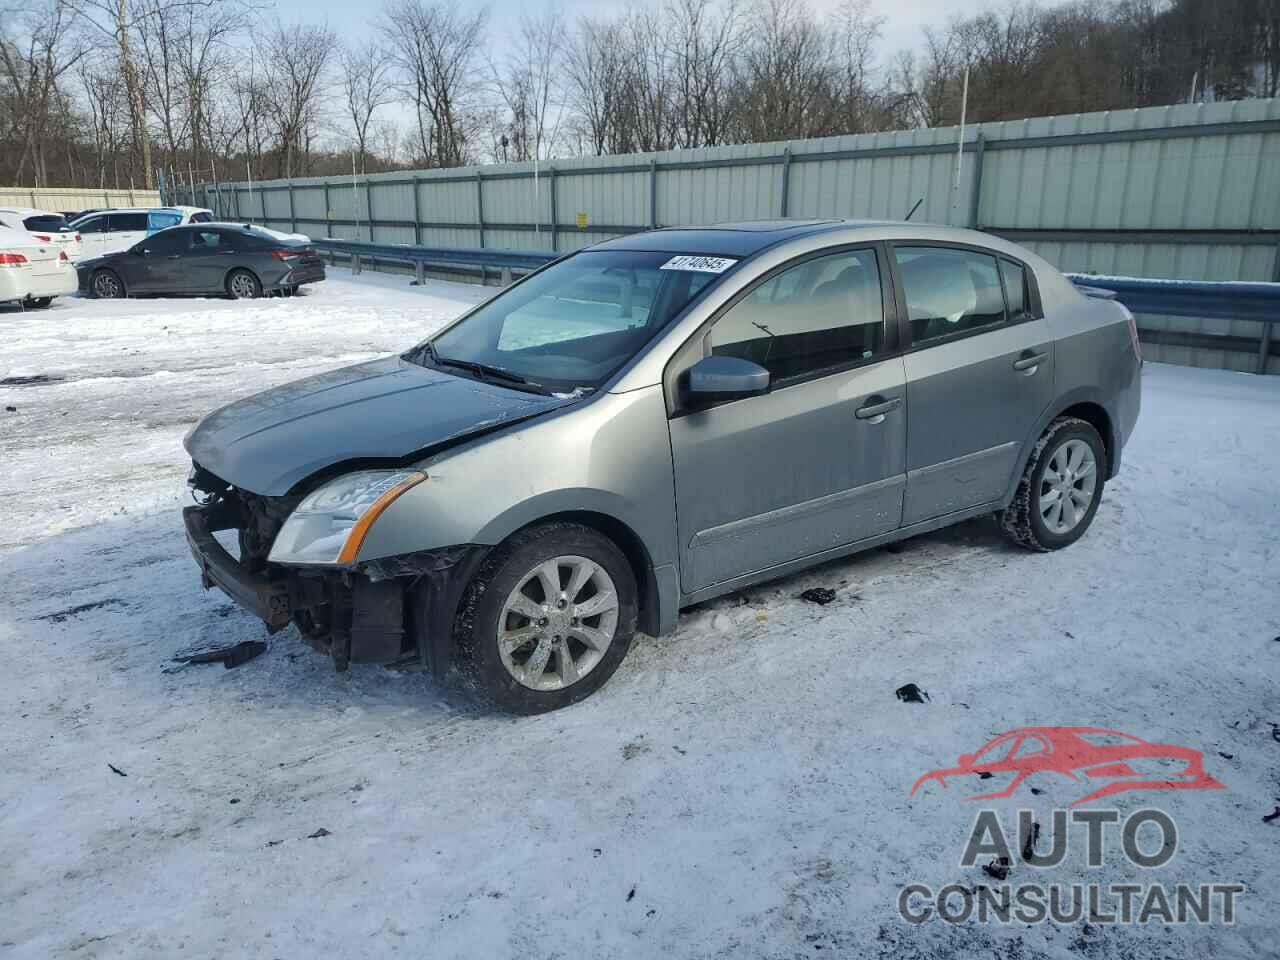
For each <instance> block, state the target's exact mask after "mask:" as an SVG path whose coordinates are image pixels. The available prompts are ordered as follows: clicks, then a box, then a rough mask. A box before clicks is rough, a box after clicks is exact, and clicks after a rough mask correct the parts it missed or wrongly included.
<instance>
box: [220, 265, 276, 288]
mask: <svg viewBox="0 0 1280 960" xmlns="http://www.w3.org/2000/svg"><path fill="white" fill-rule="evenodd" d="M237 273H247V274H249V276H251V277H253V279H255V280H257V281H258V289H259V290H261V291H262V292H263V293H266V292H267V285H266V284H265V283H263V282H262V277H261V276H260V275H259V274H258V271H257V270H254V269H253V268H252V267H246V266H243V265H236V266H234V267H228V268H227V272H226V273H224V274H223V275H222V289H223V291H224V292H226V293H227V294H230V293H231V278H232V277H233V276H235V275H236V274H237Z"/></svg>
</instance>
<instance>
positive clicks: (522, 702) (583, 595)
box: [454, 523, 637, 714]
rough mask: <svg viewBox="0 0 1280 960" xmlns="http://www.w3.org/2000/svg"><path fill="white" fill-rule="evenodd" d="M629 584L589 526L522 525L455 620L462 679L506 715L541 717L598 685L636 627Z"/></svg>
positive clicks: (622, 561)
mask: <svg viewBox="0 0 1280 960" xmlns="http://www.w3.org/2000/svg"><path fill="white" fill-rule="evenodd" d="M636 612H637V599H636V582H635V576H634V574H633V573H632V570H631V565H630V563H629V562H628V561H627V558H626V557H625V556H623V554H622V551H620V550H619V549H618V548H617V546H615V545H614V543H613V542H612V541H611V540H609V539H608V538H607V537H605V536H604V535H603V534H601V533H599V532H598V531H596V530H593V529H591V528H590V527H585V526H582V525H580V524H576V523H549V524H543V525H540V526H536V527H530V528H529V529H527V530H523V531H521V532H519V533H517V534H515V535H514V536H512V537H511V538H510V539H509V540H508V541H507V542H506V543H504V544H502V545H501V546H500V547H498V548H497V549H495V550H494V551H493V553H492V554H491V555H490V557H489V558H488V560H486V561H485V564H484V566H483V567H481V569H480V572H479V573H478V574H477V575H476V578H475V579H474V580H473V581H472V582H471V584H470V585H469V586H468V588H467V590H466V593H465V594H464V595H463V598H462V602H461V604H460V605H459V614H458V617H457V620H456V621H455V623H454V642H455V643H456V644H457V648H458V663H459V666H460V669H461V672H462V674H463V677H464V678H465V679H466V680H467V682H468V685H469V686H471V687H472V688H473V689H474V690H475V691H476V692H478V693H479V694H480V695H481V696H482V697H483V698H484V699H486V700H488V701H490V702H492V703H493V704H494V705H496V706H498V707H499V708H501V709H503V710H508V711H510V712H512V713H522V714H529V713H543V712H545V711H547V710H555V709H558V708H559V707H563V706H567V705H569V704H571V703H576V702H578V701H579V700H581V699H583V698H584V697H587V696H589V695H590V694H591V693H593V692H594V691H596V690H597V689H599V688H600V687H601V686H602V685H603V684H604V683H605V681H606V680H608V679H609V677H610V676H612V675H613V672H614V671H615V670H617V669H618V665H619V664H620V663H621V662H622V659H623V658H624V657H625V656H626V655H627V650H628V649H629V648H630V646H631V638H632V636H633V635H634V634H635V629H636Z"/></svg>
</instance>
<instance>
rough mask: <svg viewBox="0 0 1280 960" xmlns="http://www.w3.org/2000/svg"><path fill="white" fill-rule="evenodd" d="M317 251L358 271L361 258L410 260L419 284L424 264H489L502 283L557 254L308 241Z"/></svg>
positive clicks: (404, 261) (488, 248)
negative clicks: (334, 255)
mask: <svg viewBox="0 0 1280 960" xmlns="http://www.w3.org/2000/svg"><path fill="white" fill-rule="evenodd" d="M311 245H312V246H313V247H315V248H316V249H317V250H323V251H328V252H329V253H341V254H345V255H347V256H349V257H350V258H351V272H352V273H359V272H360V270H361V267H362V261H364V260H386V261H393V262H396V263H411V264H413V266H414V269H415V272H416V273H417V278H418V282H419V283H421V282H422V281H423V280H424V279H425V276H426V270H427V267H428V266H468V267H480V268H482V269H483V268H487V267H493V268H495V269H498V270H501V271H502V282H503V283H504V284H506V283H510V282H511V271H512V270H537V269H538V268H539V267H541V266H544V265H545V264H548V263H550V262H551V261H552V260H554V259H556V258H557V257H559V256H561V254H558V253H543V252H542V251H539V250H499V249H496V248H493V247H419V246H414V245H412V244H407V243H369V242H368V241H365V240H334V239H331V238H321V239H318V240H314V239H313V240H312V241H311Z"/></svg>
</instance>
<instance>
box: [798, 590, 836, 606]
mask: <svg viewBox="0 0 1280 960" xmlns="http://www.w3.org/2000/svg"><path fill="white" fill-rule="evenodd" d="M835 598H836V592H835V591H834V590H831V589H829V588H827V587H810V588H809V589H808V590H806V591H804V593H802V594H800V599H801V600H807V601H809V602H810V603H816V604H817V605H818V606H820V607H825V606H826V605H827V604H828V603H830V602H831V601H832V600H834V599H835Z"/></svg>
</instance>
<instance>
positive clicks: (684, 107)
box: [664, 0, 746, 147]
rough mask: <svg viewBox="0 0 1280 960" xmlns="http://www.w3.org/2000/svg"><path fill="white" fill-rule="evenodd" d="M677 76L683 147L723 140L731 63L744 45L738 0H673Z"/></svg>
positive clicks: (670, 34)
mask: <svg viewBox="0 0 1280 960" xmlns="http://www.w3.org/2000/svg"><path fill="white" fill-rule="evenodd" d="M664 13H665V17H666V20H667V22H668V29H667V30H666V31H665V33H666V36H667V38H668V52H669V54H670V58H671V61H670V62H671V69H672V71H673V73H674V76H675V87H676V91H675V94H676V95H675V104H674V110H675V114H676V116H675V127H676V130H675V135H676V145H677V146H681V147H704V146H707V147H710V146H716V145H718V144H721V143H724V142H725V137H726V136H727V134H728V130H729V123H730V115H731V109H732V83H733V67H734V64H735V62H736V59H737V57H738V55H739V54H740V53H741V51H742V48H743V46H744V44H745V41H746V37H745V35H744V30H743V19H742V17H741V16H740V12H739V9H738V6H737V2H736V0H724V2H723V3H722V5H720V6H716V4H715V2H714V0H670V2H669V3H668V6H667V7H666V10H665V11H664Z"/></svg>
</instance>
